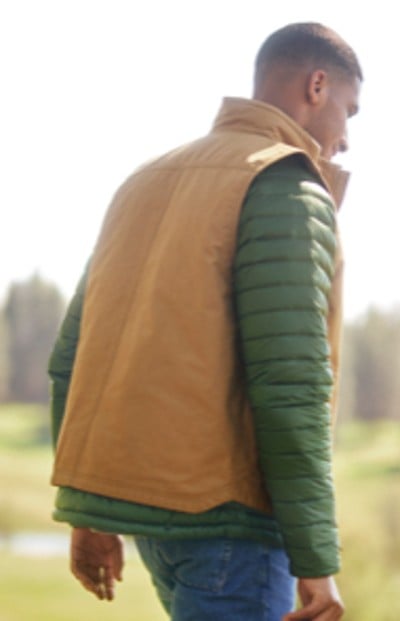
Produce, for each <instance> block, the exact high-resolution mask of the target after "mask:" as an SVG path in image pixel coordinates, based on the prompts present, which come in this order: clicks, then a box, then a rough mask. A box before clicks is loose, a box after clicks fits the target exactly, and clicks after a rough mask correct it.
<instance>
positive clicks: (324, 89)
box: [306, 69, 328, 106]
mask: <svg viewBox="0 0 400 621" xmlns="http://www.w3.org/2000/svg"><path fill="white" fill-rule="evenodd" d="M327 96H328V76H327V73H326V71H323V70H322V69H316V70H315V71H313V72H312V73H310V74H309V76H308V79H307V83H306V98H307V101H308V103H309V104H310V105H312V106H320V105H321V104H322V105H323V104H324V103H325V101H326V98H327Z"/></svg>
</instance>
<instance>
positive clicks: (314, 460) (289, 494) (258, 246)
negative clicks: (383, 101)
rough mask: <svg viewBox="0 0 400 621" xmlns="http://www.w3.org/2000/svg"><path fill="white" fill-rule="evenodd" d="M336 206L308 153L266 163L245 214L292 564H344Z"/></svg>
mask: <svg viewBox="0 0 400 621" xmlns="http://www.w3.org/2000/svg"><path fill="white" fill-rule="evenodd" d="M335 227H336V224H335V213H334V207H333V204H332V201H331V199H330V197H329V195H328V193H327V192H326V190H325V189H324V188H323V187H322V186H321V184H320V182H319V181H318V180H317V179H316V178H315V177H314V176H313V175H312V173H310V172H309V171H308V169H307V168H306V167H305V164H304V163H303V161H302V160H301V159H300V158H299V157H298V156H296V157H292V158H288V159H285V160H283V161H281V162H279V163H277V164H275V165H274V166H272V167H270V168H268V169H267V170H265V171H264V172H263V173H261V174H260V175H259V176H258V177H257V178H256V180H255V182H254V183H253V185H252V186H251V188H250V190H249V192H248V194H247V197H246V200H245V203H244V205H243V210H242V214H241V218H240V222H239V230H238V243H237V250H236V258H235V264H234V287H235V304H236V312H237V318H238V325H239V333H240V343H241V347H242V353H243V358H244V364H245V368H246V377H247V388H248V395H249V399H250V403H251V406H252V410H253V413H254V421H255V429H256V437H257V442H258V449H259V459H260V465H261V468H262V471H263V474H264V477H265V484H266V486H267V488H268V491H269V493H270V495H271V498H272V503H273V509H274V514H275V517H276V519H277V521H278V524H279V527H280V529H281V532H282V535H283V539H284V542H285V547H286V549H287V552H288V555H289V558H290V561H291V571H292V573H293V574H294V575H295V576H299V577H316V576H324V575H330V574H333V573H335V572H337V571H338V569H339V553H338V536H337V527H336V523H335V506H334V505H335V503H334V489H333V484H332V471H331V444H332V438H331V421H330V406H329V399H330V395H331V390H332V371H331V367H330V361H329V353H330V350H329V343H328V334H327V314H328V298H329V293H330V288H331V282H332V278H333V275H334V264H335V249H336V235H335Z"/></svg>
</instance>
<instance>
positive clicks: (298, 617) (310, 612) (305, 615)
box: [282, 602, 320, 621]
mask: <svg viewBox="0 0 400 621" xmlns="http://www.w3.org/2000/svg"><path fill="white" fill-rule="evenodd" d="M318 612H320V610H319V607H318V606H316V605H315V603H314V602H311V603H309V604H307V606H303V608H300V610H296V612H289V614H287V615H285V616H284V617H282V621H309V620H310V619H313V618H314V617H315V615H316V614H318Z"/></svg>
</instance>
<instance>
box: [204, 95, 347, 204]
mask: <svg viewBox="0 0 400 621" xmlns="http://www.w3.org/2000/svg"><path fill="white" fill-rule="evenodd" d="M218 130H229V131H240V132H245V133H246V132H247V133H250V134H258V135H261V136H265V137H268V138H269V139H272V140H273V141H274V142H281V143H283V144H286V145H289V146H291V147H294V148H295V149H298V150H299V151H300V152H303V153H305V155H307V158H308V160H310V162H311V164H312V166H313V168H314V169H315V171H316V172H317V173H318V175H319V176H320V177H321V179H322V181H323V182H324V184H325V185H326V186H327V189H328V190H329V191H330V193H331V194H332V196H333V198H334V199H335V202H336V205H337V207H338V208H339V207H340V205H341V203H342V201H343V197H344V193H345V190H346V186H347V183H348V179H349V173H348V172H347V171H344V170H343V169H342V168H341V167H340V166H338V165H337V164H333V163H332V162H330V161H328V160H325V159H324V158H322V157H321V149H320V146H319V144H318V143H317V142H316V141H315V140H314V139H313V138H312V136H311V135H310V134H309V133H308V132H306V131H305V130H304V129H303V128H302V127H300V125H298V124H297V123H296V122H295V121H294V120H293V119H292V118H291V117H290V116H288V115H287V114H285V113H284V112H283V111H282V110H280V109H279V108H276V107H275V106H271V105H269V104H266V103H264V102H262V101H258V100H256V99H243V98H239V97H226V98H224V99H223V101H222V105H221V107H220V110H219V112H218V114H217V117H216V119H215V121H214V125H213V131H218Z"/></svg>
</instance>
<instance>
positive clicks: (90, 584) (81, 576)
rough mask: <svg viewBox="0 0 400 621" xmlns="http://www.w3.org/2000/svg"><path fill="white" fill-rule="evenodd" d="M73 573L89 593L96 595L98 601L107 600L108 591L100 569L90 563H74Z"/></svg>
mask: <svg viewBox="0 0 400 621" xmlns="http://www.w3.org/2000/svg"><path fill="white" fill-rule="evenodd" d="M71 572H72V574H73V575H74V576H75V578H76V579H77V580H79V582H80V583H81V584H82V586H83V587H84V588H85V589H86V590H87V591H90V592H91V593H93V594H94V595H96V597H97V598H98V599H101V600H102V599H105V597H106V590H105V587H104V585H103V583H102V578H101V576H100V571H99V568H98V567H95V566H93V565H90V564H88V563H81V562H73V563H71Z"/></svg>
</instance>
